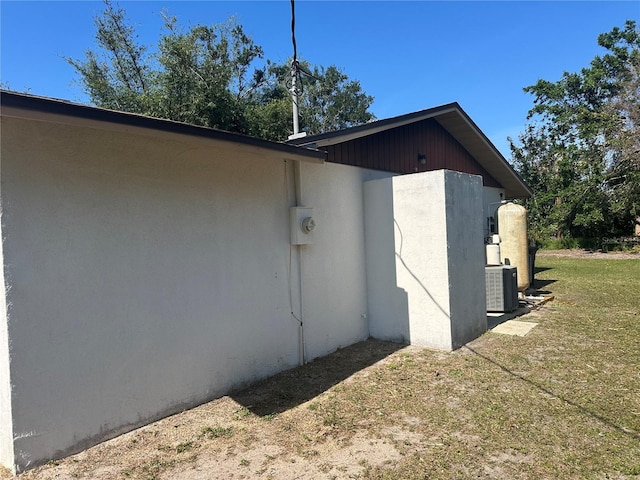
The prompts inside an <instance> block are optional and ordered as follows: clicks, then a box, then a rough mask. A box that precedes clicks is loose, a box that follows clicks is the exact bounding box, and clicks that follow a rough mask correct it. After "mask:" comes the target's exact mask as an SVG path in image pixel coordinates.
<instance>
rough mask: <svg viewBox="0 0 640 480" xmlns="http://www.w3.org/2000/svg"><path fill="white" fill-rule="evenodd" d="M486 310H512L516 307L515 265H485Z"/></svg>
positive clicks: (516, 281) (516, 276) (516, 277)
mask: <svg viewBox="0 0 640 480" xmlns="http://www.w3.org/2000/svg"><path fill="white" fill-rule="evenodd" d="M484 272H485V281H486V284H487V312H512V311H513V310H515V309H516V308H518V271H517V268H516V267H512V266H509V265H499V266H494V267H485V270H484Z"/></svg>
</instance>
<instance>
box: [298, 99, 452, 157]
mask: <svg viewBox="0 0 640 480" xmlns="http://www.w3.org/2000/svg"><path fill="white" fill-rule="evenodd" d="M459 109H460V106H459V105H458V104H457V103H450V104H447V105H442V106H441V107H435V108H431V109H428V110H422V111H420V112H414V113H409V114H407V115H401V116H399V117H393V118H388V119H384V120H378V121H375V122H371V123H368V124H364V125H358V126H357V127H350V128H345V129H343V130H337V131H335V132H329V133H326V134H319V135H310V136H308V137H302V138H299V139H296V140H293V141H291V142H288V143H290V144H292V145H316V146H318V147H326V146H327V145H335V144H336V143H343V142H348V141H350V140H355V139H358V138H361V137H366V136H369V135H373V134H376V133H380V132H384V131H385V130H391V129H393V128H398V127H402V126H404V125H409V124H410V123H415V122H420V121H422V120H427V119H429V118H434V117H437V116H438V115H442V114H444V113H449V112H452V111H456V110H459Z"/></svg>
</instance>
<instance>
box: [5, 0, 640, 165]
mask: <svg viewBox="0 0 640 480" xmlns="http://www.w3.org/2000/svg"><path fill="white" fill-rule="evenodd" d="M119 4H120V6H121V7H123V8H124V9H125V10H126V11H127V13H128V17H129V19H130V21H131V23H132V24H133V25H135V27H136V31H137V33H138V35H139V39H140V41H141V42H142V43H145V44H148V45H150V46H154V45H155V44H156V43H157V39H158V38H159V35H160V33H161V31H162V18H161V15H160V13H161V11H162V10H163V9H166V10H168V12H169V13H170V14H173V15H175V16H177V17H178V20H179V23H180V24H181V25H183V26H189V25H196V24H213V23H221V22H224V21H226V20H227V19H228V18H229V17H230V16H235V17H236V18H237V20H238V22H239V23H240V24H242V25H243V27H244V28H245V31H246V32H247V33H248V34H249V35H251V36H252V38H253V39H254V41H255V42H256V43H257V44H258V45H260V46H262V47H263V49H264V52H265V57H266V58H269V59H271V60H273V61H276V62H284V61H286V60H287V58H289V57H290V56H291V54H292V45H291V30H290V28H291V23H290V22H291V17H290V15H291V6H290V2H289V1H288V0H281V1H260V2H253V1H235V2H222V1H204V0H202V1H155V0H154V1H151V0H149V1H120V2H119ZM102 10H103V4H102V3H101V2H100V1H66V2H61V1H24V0H23V1H11V0H0V15H1V70H0V79H1V80H2V84H3V87H7V86H8V87H9V88H11V89H12V90H18V91H28V92H30V93H33V94H37V95H43V96H49V97H55V98H63V99H66V100H71V101H78V102H81V103H88V100H87V97H86V95H85V94H84V93H83V91H82V88H81V86H80V85H79V84H78V83H77V81H76V80H77V75H76V74H75V71H74V70H73V68H72V67H71V66H69V65H68V64H67V63H66V62H65V61H64V60H63V58H62V57H65V56H67V57H73V58H84V52H85V51H86V50H87V49H93V48H94V47H95V39H94V35H95V28H94V25H93V18H94V16H96V15H98V14H100V13H101V12H102ZM627 19H634V20H639V21H640V2H636V1H623V2H615V1H607V2H599V1H590V2H579V1H571V2H554V1H544V2H524V1H522V2H521V1H517V2H516V1H498V2H483V1H472V2H462V1H450V2H418V1H412V2H389V1H353V2H346V1H329V2H326V1H304V0H298V1H297V2H296V39H297V46H298V55H299V57H302V58H303V59H305V60H308V61H309V62H311V63H312V64H317V65H324V66H329V65H337V66H338V67H340V68H341V69H342V70H343V71H344V72H345V73H346V74H347V75H348V76H349V77H350V78H351V79H357V80H359V81H360V83H361V85H362V87H363V89H364V91H366V92H367V93H368V94H369V95H372V96H373V97H375V102H374V104H373V107H372V111H373V113H374V114H375V115H376V117H378V118H379V119H382V118H387V117H392V116H396V115H401V114H404V113H409V112H413V111H417V110H422V109H424V108H430V107H434V106H437V105H441V104H444V103H448V102H453V101H457V102H459V103H460V105H461V106H462V108H463V109H464V110H465V111H466V112H467V113H468V114H469V115H470V116H471V118H472V119H473V120H474V121H475V122H476V123H477V124H478V126H479V127H480V128H481V129H482V130H483V131H484V132H485V134H486V135H487V136H488V137H489V138H490V139H491V140H492V141H493V143H494V144H495V145H496V146H497V147H498V148H499V149H500V150H501V151H502V152H503V154H504V155H505V156H506V157H507V158H509V148H508V143H507V141H506V137H507V136H509V135H510V136H512V137H516V136H517V135H518V133H519V132H521V131H522V130H523V127H524V125H525V123H526V114H527V111H528V110H529V108H531V105H532V101H533V98H532V97H531V96H530V95H528V94H525V93H524V92H523V91H522V88H523V87H525V86H527V85H531V84H533V83H535V82H536V81H537V80H538V79H539V78H544V79H547V80H557V79H559V78H560V76H561V75H562V72H563V71H578V70H579V69H581V68H582V67H585V66H588V64H589V61H590V60H591V59H592V58H593V57H594V56H595V55H597V54H602V53H604V51H603V50H602V49H601V48H600V47H598V45H597V36H598V34H600V33H603V32H607V31H610V30H611V29H612V28H613V27H614V26H622V25H623V24H624V22H625V20H627Z"/></svg>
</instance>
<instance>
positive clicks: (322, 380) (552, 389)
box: [21, 255, 640, 480]
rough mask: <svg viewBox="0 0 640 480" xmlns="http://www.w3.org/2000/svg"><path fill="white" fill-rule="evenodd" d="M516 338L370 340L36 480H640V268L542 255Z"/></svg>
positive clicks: (36, 474)
mask: <svg viewBox="0 0 640 480" xmlns="http://www.w3.org/2000/svg"><path fill="white" fill-rule="evenodd" d="M536 266H537V267H539V268H540V269H541V271H540V272H539V273H538V274H537V276H536V278H537V279H538V280H539V283H540V285H542V286H543V289H544V290H549V291H551V292H552V293H553V294H554V295H555V297H556V298H555V300H554V301H553V302H550V303H549V304H547V305H546V306H545V307H543V308H542V309H541V310H540V311H537V312H533V313H532V314H530V315H527V316H525V317H522V318H520V320H524V321H532V322H538V323H539V325H537V326H536V327H535V328H534V329H533V330H532V331H531V332H530V333H529V334H528V335H527V336H525V337H514V336H506V335H499V334H496V333H492V332H488V333H487V334H485V335H483V336H482V337H481V338H479V339H477V340H476V341H474V342H471V343H470V344H469V345H467V346H465V347H463V348H461V349H459V350H458V351H456V352H452V353H444V352H437V351H432V350H426V349H420V348H416V347H404V348H402V347H401V346H398V345H394V344H390V343H387V342H376V341H367V342H364V343H362V344H358V345H355V346H353V347H349V348H345V349H342V350H340V351H338V352H336V353H335V354H333V355H330V356H328V357H325V358H323V359H319V360H317V361H316V362H313V363H311V364H309V365H306V366H304V367H301V368H298V369H295V370H291V371H289V372H285V373H284V374H281V375H278V376H276V377H274V378H272V379H269V380H267V381H265V382H263V383H261V384H259V385H256V386H255V387H252V388H250V389H247V390H245V391H242V392H239V393H237V394H234V395H231V396H228V397H224V398H222V399H219V400H216V401H214V402H211V403H209V404H206V405H203V406H202V407H198V408H197V409H194V410H191V411H189V412H185V413H183V414H180V415H176V416H174V417H170V418H168V419H165V420H162V421H160V422H157V423H155V424H152V425H149V426H147V427H144V428H142V429H139V430H136V431H134V432H131V433H129V434H127V435H123V436H122V437H119V438H117V439H114V440H112V441H110V442H106V443H105V444H103V445H100V446H98V447H94V448H92V449H90V450H87V451H86V452H83V453H81V454H79V455H76V456H74V457H70V458H68V459H64V460H61V461H59V462H54V463H53V464H50V465H46V466H44V467H41V468H38V469H36V470H34V471H31V472H27V473H26V474H23V475H22V476H21V479H31V478H101V479H111V478H114V479H115V478H138V479H145V480H154V479H161V478H165V479H192V478H203V479H204V478H210V479H213V478H234V479H235V478H264V479H270V478H272V479H278V480H280V479H315V478H327V479H332V478H333V479H342V478H344V479H347V478H359V479H412V480H413V479H427V478H442V479H449V478H451V479H453V478H456V479H458V478H459V479H467V478H494V479H495V478H497V479H518V478H523V479H557V478H562V479H567V478H569V479H573V478H575V479H583V478H584V479H622V478H638V477H640V260H638V259H634V260H608V259H584V258H554V257H547V256H543V255H541V256H539V257H538V258H537V261H536Z"/></svg>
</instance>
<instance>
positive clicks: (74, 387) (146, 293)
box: [0, 118, 368, 469]
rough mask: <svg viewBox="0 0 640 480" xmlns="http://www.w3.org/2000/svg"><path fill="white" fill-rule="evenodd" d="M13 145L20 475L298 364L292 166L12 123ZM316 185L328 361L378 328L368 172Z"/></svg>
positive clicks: (316, 309) (311, 197) (332, 175)
mask: <svg viewBox="0 0 640 480" xmlns="http://www.w3.org/2000/svg"><path fill="white" fill-rule="evenodd" d="M2 134H3V143H2V200H3V207H4V211H3V218H2V225H3V234H4V236H5V243H4V265H5V272H6V276H7V278H6V282H7V285H8V286H9V288H10V296H9V299H10V302H11V305H10V308H9V310H8V312H9V313H8V316H9V318H8V334H9V337H10V345H11V350H10V356H11V363H10V365H11V382H12V385H13V392H12V399H11V400H12V401H11V405H12V407H13V411H12V412H11V413H6V412H8V411H9V410H7V411H6V412H5V411H4V410H3V414H2V415H4V416H5V417H7V418H9V419H10V418H12V419H13V431H14V432H15V439H14V443H13V446H14V447H15V456H16V463H17V465H18V468H19V469H24V468H25V467H29V466H31V465H33V464H35V463H38V462H41V461H43V460H46V459H49V458H52V457H56V456H61V455H64V454H66V453H70V452H73V451H77V450H79V449H81V448H83V447H86V446H88V445H91V444H93V443H96V442H97V441H100V440H103V439H105V438H108V437H111V436H115V435H117V434H119V433H121V432H123V431H126V430H129V429H131V428H133V427H135V426H138V425H141V424H144V423H146V422H148V421H150V420H153V419H156V418H160V417H162V416H164V415H167V414H169V413H172V412H175V411H179V410H181V409H183V408H186V407H189V406H193V405H196V404H198V403H201V402H203V401H206V400H208V399H210V398H214V397H217V396H220V395H222V394H225V393H227V392H229V391H230V390H231V389H233V388H236V387H239V386H242V385H245V384H247V383H249V382H252V381H254V380H256V379H258V378H262V377H265V376H268V375H271V374H274V373H276V372H278V371H280V370H283V369H286V368H290V367H293V366H296V365H297V364H298V362H299V329H298V323H297V321H296V320H295V319H294V318H292V316H291V314H290V313H291V311H294V312H295V313H296V314H299V311H298V308H299V302H298V300H297V299H298V298H299V283H298V282H299V278H298V277H297V274H296V271H297V264H296V256H295V251H294V250H292V249H291V247H290V244H289V234H290V232H289V207H290V206H291V205H292V204H293V203H292V201H293V193H292V190H293V185H292V178H293V168H292V165H291V163H292V162H285V161H284V160H274V159H270V158H260V157H259V156H256V155H254V156H253V157H251V158H247V155H244V156H240V155H231V156H229V155H227V154H226V153H225V154H224V155H222V154H220V153H219V152H216V151H212V149H211V148H210V147H204V146H202V145H197V144H192V143H189V142H187V141H184V142H182V141H178V140H175V139H174V140H159V139H158V138H147V137H142V136H139V135H134V134H123V133H114V132H108V131H101V130H96V129H91V128H80V127H70V126H65V125H60V124H52V123H41V122H32V121H23V120H18V119H8V118H3V123H2ZM306 167H307V165H303V169H302V170H303V171H302V178H303V182H304V185H303V191H304V192H305V196H306V200H305V201H308V202H309V205H310V206H312V207H314V209H315V212H316V214H317V220H318V229H317V232H316V234H315V235H316V240H315V242H314V244H313V245H310V246H305V247H294V249H295V248H303V249H304V251H302V250H301V252H300V253H301V258H302V265H301V272H302V275H303V285H304V293H303V298H304V320H305V342H306V347H307V349H308V351H307V358H308V359H311V358H313V357H316V356H319V355H323V354H324V353H328V352H330V351H333V350H335V349H336V348H338V347H340V346H345V345H348V344H350V343H353V342H355V341H358V340H361V339H363V338H366V336H367V335H368V327H367V324H366V320H365V319H364V318H362V314H363V313H365V312H366V288H365V282H366V274H365V267H364V250H363V236H364V234H363V231H362V230H363V226H362V208H363V206H362V182H361V179H360V172H359V169H355V168H350V167H342V166H338V165H330V166H325V165H315V166H314V168H310V169H308V170H307V169H306ZM5 325H7V323H5ZM2 335H3V332H2V329H0V355H3V354H4V355H5V356H6V355H7V353H6V344H7V342H6V338H5V339H3V338H2ZM3 340H5V341H4V343H2V342H3ZM3 344H4V345H5V347H4V348H5V350H3V347H2V345H3ZM0 360H1V359H0ZM0 363H2V366H0V402H2V401H7V400H8V397H7V395H5V393H7V392H4V391H3V390H2V388H4V387H3V385H4V386H5V387H7V386H8V375H7V376H5V377H2V374H3V372H2V370H1V369H2V368H4V366H5V365H7V364H8V362H0ZM5 373H8V372H5ZM5 380H6V381H5ZM3 382H4V383H3ZM3 395H4V396H3ZM7 418H4V417H0V421H5V422H6V421H7ZM4 427H5V425H3V432H2V435H3V436H5V437H6V436H7V435H8V436H10V435H11V433H7V432H10V430H9V428H4ZM7 427H8V426H7ZM5 440H6V439H5ZM5 447H6V448H5ZM0 448H2V450H0V453H1V454H3V455H5V456H6V457H10V456H11V451H10V450H11V442H7V441H5V442H3V445H2V446H0ZM2 452H4V453H2ZM5 464H8V463H7V462H6V461H5Z"/></svg>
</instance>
